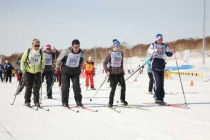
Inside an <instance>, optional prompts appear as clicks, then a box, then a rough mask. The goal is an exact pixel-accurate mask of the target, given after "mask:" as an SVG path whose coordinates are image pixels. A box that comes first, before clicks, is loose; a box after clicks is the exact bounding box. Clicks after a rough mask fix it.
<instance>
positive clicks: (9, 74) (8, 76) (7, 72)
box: [6, 71, 12, 83]
mask: <svg viewBox="0 0 210 140" xmlns="http://www.w3.org/2000/svg"><path fill="white" fill-rule="evenodd" d="M8 80H9V82H10V83H11V82H12V81H11V80H12V71H6V83H7V81H8Z"/></svg>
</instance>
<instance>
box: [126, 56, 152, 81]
mask: <svg viewBox="0 0 210 140" xmlns="http://www.w3.org/2000/svg"><path fill="white" fill-rule="evenodd" d="M150 58H151V57H149V56H148V57H147V58H146V59H145V60H144V62H143V64H142V65H141V67H139V68H138V69H137V70H136V71H135V72H134V73H132V74H131V75H130V76H129V77H128V78H127V79H125V81H127V80H128V79H130V78H131V77H132V76H133V75H134V74H135V73H136V72H137V71H139V69H141V68H143V67H144V66H145V65H146V64H147V62H148V61H149V60H150Z"/></svg>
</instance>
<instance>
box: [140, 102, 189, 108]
mask: <svg viewBox="0 0 210 140" xmlns="http://www.w3.org/2000/svg"><path fill="white" fill-rule="evenodd" d="M144 104H149V105H159V106H169V107H175V108H181V109H190V107H189V106H187V105H186V106H184V105H177V104H168V103H158V104H157V103H144Z"/></svg>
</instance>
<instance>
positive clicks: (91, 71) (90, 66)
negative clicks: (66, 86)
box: [82, 56, 96, 90]
mask: <svg viewBox="0 0 210 140" xmlns="http://www.w3.org/2000/svg"><path fill="white" fill-rule="evenodd" d="M84 70H85V77H86V88H87V89H88V87H89V78H90V83H91V89H92V90H96V89H95V88H94V81H93V76H94V75H95V67H94V62H93V59H92V57H91V56H90V57H89V58H88V60H87V61H86V63H85V64H84V65H83V67H82V71H84Z"/></svg>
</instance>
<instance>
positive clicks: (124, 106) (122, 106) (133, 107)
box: [108, 105, 149, 113]
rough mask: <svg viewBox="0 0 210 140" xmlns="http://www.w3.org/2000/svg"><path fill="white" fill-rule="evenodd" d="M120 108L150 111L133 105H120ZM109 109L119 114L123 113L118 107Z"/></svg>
mask: <svg viewBox="0 0 210 140" xmlns="http://www.w3.org/2000/svg"><path fill="white" fill-rule="evenodd" d="M118 107H121V108H132V109H139V110H144V111H149V109H146V108H142V107H137V106H133V105H118ZM108 108H109V109H111V110H113V111H115V112H117V113H121V110H118V109H117V107H108Z"/></svg>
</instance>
